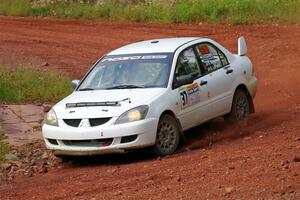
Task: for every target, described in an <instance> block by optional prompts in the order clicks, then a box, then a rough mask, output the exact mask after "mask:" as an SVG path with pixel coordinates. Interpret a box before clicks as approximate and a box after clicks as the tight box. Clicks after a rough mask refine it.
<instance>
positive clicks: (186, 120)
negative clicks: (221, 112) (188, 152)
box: [173, 47, 209, 130]
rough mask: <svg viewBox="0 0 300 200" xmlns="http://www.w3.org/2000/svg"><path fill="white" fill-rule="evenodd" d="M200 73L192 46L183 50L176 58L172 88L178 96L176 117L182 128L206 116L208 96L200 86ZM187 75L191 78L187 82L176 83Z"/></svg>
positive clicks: (190, 125) (195, 123)
mask: <svg viewBox="0 0 300 200" xmlns="http://www.w3.org/2000/svg"><path fill="white" fill-rule="evenodd" d="M202 74H203V72H202V70H201V68H200V65H199V61H198V59H197V57H196V52H195V49H194V47H190V48H187V49H185V50H183V51H182V52H181V53H180V54H179V56H178V59H177V65H176V68H175V74H174V80H173V90H175V91H176V93H177V95H178V98H180V101H179V102H180V103H179V105H178V106H179V112H178V118H179V120H180V123H181V125H182V128H183V129H184V130H186V129H188V128H191V127H193V126H196V125H198V124H200V123H201V122H203V121H205V120H206V119H207V116H208V115H207V112H208V111H209V108H208V107H206V106H207V104H208V103H207V99H208V98H207V94H206V92H205V91H204V89H203V88H202V86H201V84H202V82H201V81H202ZM187 77H188V78H190V79H191V80H190V82H189V83H188V84H179V85H178V84H177V83H178V82H180V80H182V79H186V78H187ZM181 83H182V81H181Z"/></svg>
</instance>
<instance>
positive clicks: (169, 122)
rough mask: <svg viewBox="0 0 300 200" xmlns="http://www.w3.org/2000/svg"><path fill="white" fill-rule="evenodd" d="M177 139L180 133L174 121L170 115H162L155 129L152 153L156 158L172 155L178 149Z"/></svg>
mask: <svg viewBox="0 0 300 200" xmlns="http://www.w3.org/2000/svg"><path fill="white" fill-rule="evenodd" d="M179 139H180V132H179V126H178V123H177V121H176V119H175V118H174V117H172V116H171V115H163V116H162V117H161V118H160V120H159V123H158V127H157V134H156V141H155V145H154V147H153V150H154V153H155V154H156V155H158V156H166V155H170V154H172V153H174V152H175V151H176V149H177V147H178V144H179Z"/></svg>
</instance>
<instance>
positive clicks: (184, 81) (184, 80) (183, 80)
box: [174, 74, 194, 88]
mask: <svg viewBox="0 0 300 200" xmlns="http://www.w3.org/2000/svg"><path fill="white" fill-rule="evenodd" d="M193 82H194V79H193V75H191V74H189V75H183V76H179V77H177V78H176V79H175V82H174V88H177V87H180V86H182V85H188V84H192V83H193Z"/></svg>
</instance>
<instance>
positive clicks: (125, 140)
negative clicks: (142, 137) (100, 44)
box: [121, 135, 137, 143]
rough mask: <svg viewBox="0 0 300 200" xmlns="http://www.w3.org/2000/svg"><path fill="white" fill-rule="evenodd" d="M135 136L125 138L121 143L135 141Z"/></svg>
mask: <svg viewBox="0 0 300 200" xmlns="http://www.w3.org/2000/svg"><path fill="white" fill-rule="evenodd" d="M136 138H137V135H130V136H125V137H122V138H121V143H128V142H132V141H134V140H136Z"/></svg>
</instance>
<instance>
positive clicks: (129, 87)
mask: <svg viewBox="0 0 300 200" xmlns="http://www.w3.org/2000/svg"><path fill="white" fill-rule="evenodd" d="M131 88H144V86H138V85H116V86H113V87H108V88H105V89H107V90H112V89H131Z"/></svg>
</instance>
